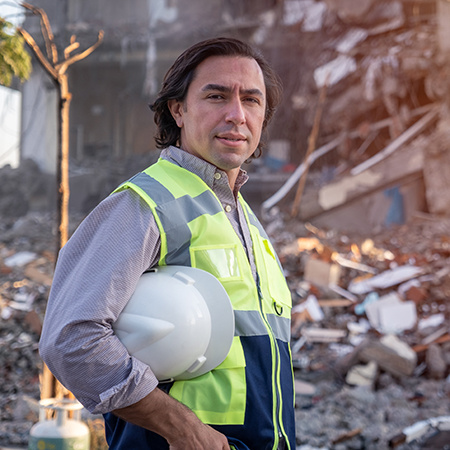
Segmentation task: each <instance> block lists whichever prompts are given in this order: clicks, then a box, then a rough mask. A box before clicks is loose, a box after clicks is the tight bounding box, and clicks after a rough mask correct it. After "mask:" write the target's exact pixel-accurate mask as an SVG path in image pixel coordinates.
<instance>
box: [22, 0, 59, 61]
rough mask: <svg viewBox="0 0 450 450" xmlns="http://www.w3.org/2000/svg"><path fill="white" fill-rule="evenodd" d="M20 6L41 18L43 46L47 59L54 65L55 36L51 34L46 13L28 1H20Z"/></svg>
mask: <svg viewBox="0 0 450 450" xmlns="http://www.w3.org/2000/svg"><path fill="white" fill-rule="evenodd" d="M22 6H23V7H24V8H26V9H28V10H30V11H31V12H32V13H33V14H35V15H37V16H40V18H41V31H42V35H43V36H44V41H45V48H46V50H47V57H48V59H49V60H50V61H51V62H52V63H53V65H55V64H56V63H57V62H58V51H57V49H56V44H55V37H54V35H53V31H52V27H51V26H50V22H49V20H48V16H47V13H46V12H45V11H44V10H43V9H41V8H37V7H36V6H33V5H30V4H29V3H25V2H23V3H22Z"/></svg>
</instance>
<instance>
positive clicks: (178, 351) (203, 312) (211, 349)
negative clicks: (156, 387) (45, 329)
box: [113, 266, 234, 381]
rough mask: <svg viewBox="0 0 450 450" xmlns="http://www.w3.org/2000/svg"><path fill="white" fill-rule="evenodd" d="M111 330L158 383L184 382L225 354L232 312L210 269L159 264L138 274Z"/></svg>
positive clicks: (223, 291) (231, 324) (207, 368)
mask: <svg viewBox="0 0 450 450" xmlns="http://www.w3.org/2000/svg"><path fill="white" fill-rule="evenodd" d="M113 329H114V332H115V333H116V335H117V337H118V338H119V339H120V341H121V342H122V343H123V344H124V346H125V347H126V348H127V350H128V352H129V353H130V355H132V356H134V357H136V358H137V359H139V360H141V361H142V362H144V363H146V364H148V365H149V366H150V368H151V369H152V371H153V373H154V374H155V376H156V378H157V379H158V380H159V381H163V380H164V381H165V380H187V379H190V378H194V377H197V376H199V375H203V374H204V373H206V372H209V371H210V370H212V369H214V368H215V367H217V366H218V365H219V364H220V363H221V362H222V361H223V360H224V359H225V358H226V356H227V354H228V352H229V350H230V347H231V343H232V340H233V336H234V313H233V308H232V306H231V302H230V299H229V297H228V294H227V292H226V291H225V289H224V287H223V286H222V284H221V283H220V282H219V280H217V278H215V277H214V276H213V275H211V274H210V273H209V272H206V271H204V270H200V269H194V268H192V267H186V266H161V267H158V268H157V269H153V270H151V271H150V272H146V273H144V274H143V275H142V276H141V278H140V279H139V281H138V284H137V286H136V290H135V291H134V293H133V295H132V296H131V298H130V300H129V302H128V303H127V304H126V306H125V308H124V309H123V311H122V312H121V314H120V315H119V318H118V319H117V321H116V322H115V323H114V324H113Z"/></svg>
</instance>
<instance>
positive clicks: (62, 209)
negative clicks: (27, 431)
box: [18, 3, 103, 398]
mask: <svg viewBox="0 0 450 450" xmlns="http://www.w3.org/2000/svg"><path fill="white" fill-rule="evenodd" d="M22 6H23V7H24V8H26V9H27V10H29V11H31V12H32V13H33V14H35V15H36V16H39V18H40V22H41V31H42V35H43V38H44V43H45V52H44V51H42V50H41V49H40V47H39V46H38V44H37V43H36V41H35V39H34V38H33V37H32V36H31V35H30V34H29V33H28V32H27V31H26V30H25V29H23V28H21V27H19V28H18V31H19V33H20V34H21V35H22V36H23V38H24V39H25V42H26V43H27V44H28V46H29V47H30V48H31V50H32V51H33V53H34V54H35V56H36V58H37V60H38V61H39V63H40V64H41V65H42V67H43V68H44V70H45V71H46V72H47V73H48V74H49V75H50V77H51V78H52V80H53V81H54V83H55V85H56V86H57V88H58V93H59V103H58V113H59V120H58V165H57V182H58V208H57V210H58V224H59V226H58V246H57V251H58V252H59V250H60V249H61V248H62V247H63V246H64V244H65V243H66V242H67V240H68V230H69V196H70V190H69V110H70V102H71V99H72V94H71V93H70V91H69V83H68V76H67V69H68V68H69V66H70V65H72V64H73V63H75V62H77V61H80V60H82V59H84V58H86V57H87V56H89V55H90V54H91V53H92V52H93V51H94V50H95V49H96V48H97V47H98V46H99V45H100V44H101V42H102V41H103V31H102V30H100V31H99V33H98V38H97V41H96V42H95V44H94V45H92V46H91V47H89V48H88V49H86V50H84V51H83V52H80V53H76V54H74V55H72V56H71V54H72V52H73V51H74V50H77V49H78V48H79V47H80V44H79V42H77V40H76V36H75V35H72V36H71V38H70V43H69V45H68V46H67V47H66V48H65V49H64V51H63V58H62V59H60V58H59V55H58V51H57V47H56V43H55V38H54V35H53V32H52V28H51V26H50V22H49V20H48V16H47V14H46V13H45V11H44V10H43V9H41V8H37V7H35V6H33V5H30V4H29V3H22ZM61 390H62V387H61V386H60V385H59V384H58V383H57V382H56V380H55V378H54V377H53V375H52V374H51V373H50V370H49V369H48V368H47V366H44V372H43V380H42V386H41V397H42V398H48V397H53V396H55V395H62V394H61Z"/></svg>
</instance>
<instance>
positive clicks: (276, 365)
mask: <svg viewBox="0 0 450 450" xmlns="http://www.w3.org/2000/svg"><path fill="white" fill-rule="evenodd" d="M256 286H257V291H258V298H259V309H260V313H261V316H262V317H263V320H264V323H265V325H266V328H267V330H268V336H269V339H270V341H271V343H272V346H273V350H274V357H273V368H272V370H273V377H274V384H275V385H274V389H275V399H276V404H275V405H274V409H275V411H274V412H275V419H276V420H275V421H274V424H273V425H274V427H275V429H274V438H275V442H274V447H273V449H274V450H278V449H280V447H279V444H280V442H286V440H285V437H284V435H283V433H282V431H281V429H282V427H281V424H280V414H282V412H281V393H280V378H279V374H278V371H279V369H280V356H279V352H278V344H277V340H276V338H275V336H274V335H273V331H272V327H271V326H270V324H269V322H268V320H267V317H266V315H265V314H264V311H263V295H262V291H261V286H260V283H259V276H258V281H257V283H256ZM281 448H282V449H285V448H286V445H284V447H281Z"/></svg>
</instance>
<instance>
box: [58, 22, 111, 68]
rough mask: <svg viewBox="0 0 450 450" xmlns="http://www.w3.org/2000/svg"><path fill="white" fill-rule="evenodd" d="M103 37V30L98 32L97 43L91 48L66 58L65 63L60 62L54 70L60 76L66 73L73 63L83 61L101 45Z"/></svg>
mask: <svg viewBox="0 0 450 450" xmlns="http://www.w3.org/2000/svg"><path fill="white" fill-rule="evenodd" d="M103 36H104V32H103V30H100V31H99V32H98V37H97V42H96V43H95V44H94V45H92V46H91V47H89V48H88V49H86V50H85V51H84V52H82V53H78V54H77V55H73V56H72V57H70V58H67V59H66V60H65V61H62V62H61V63H59V64H56V65H55V68H56V70H57V71H58V73H59V74H61V75H62V74H63V73H65V72H66V70H67V68H68V67H69V66H70V65H71V64H73V63H74V62H77V61H80V60H81V59H84V58H86V57H87V56H89V55H90V54H91V53H92V52H93V51H94V50H95V49H96V48H97V47H98V46H99V45H100V44H101V43H102V41H103ZM72 45H73V44H72Z"/></svg>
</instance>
